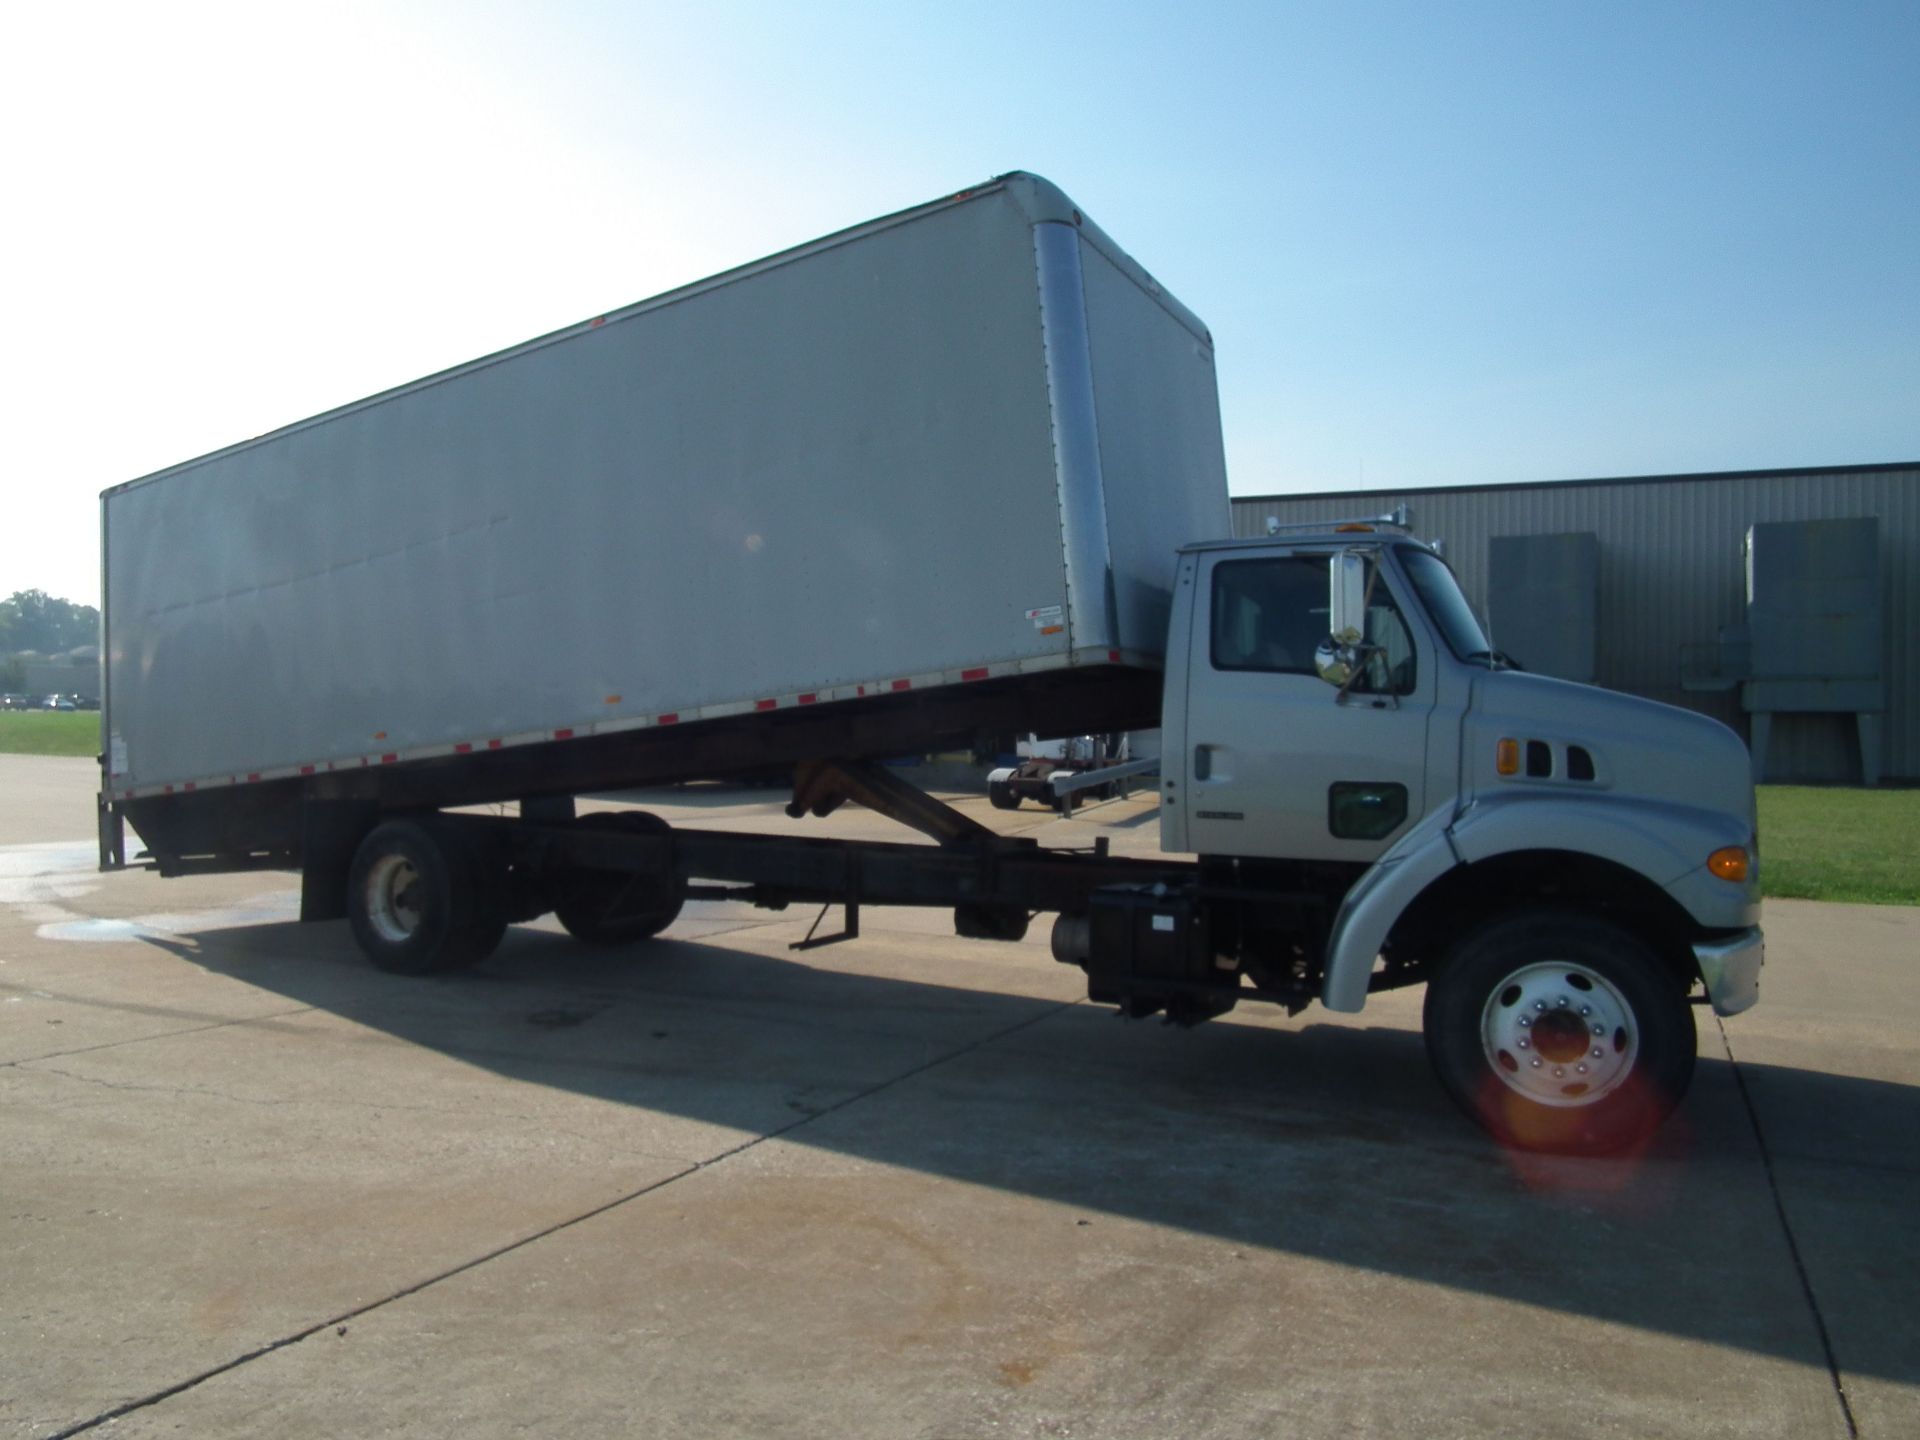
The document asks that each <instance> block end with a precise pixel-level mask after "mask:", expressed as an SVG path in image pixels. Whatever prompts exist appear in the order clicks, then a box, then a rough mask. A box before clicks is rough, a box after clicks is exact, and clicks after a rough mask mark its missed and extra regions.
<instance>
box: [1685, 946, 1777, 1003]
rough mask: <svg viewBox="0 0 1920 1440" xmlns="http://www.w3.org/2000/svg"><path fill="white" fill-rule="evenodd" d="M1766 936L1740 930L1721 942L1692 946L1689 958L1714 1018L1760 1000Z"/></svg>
mask: <svg viewBox="0 0 1920 1440" xmlns="http://www.w3.org/2000/svg"><path fill="white" fill-rule="evenodd" d="M1766 955H1767V945H1766V937H1765V936H1764V935H1763V934H1761V932H1760V927H1759V926H1758V925H1756V926H1754V927H1753V928H1752V929H1751V930H1743V931H1741V932H1740V933H1739V934H1738V935H1731V936H1729V937H1728V938H1726V939H1725V940H1715V941H1713V942H1711V943H1709V944H1703V945H1696V946H1694V947H1693V958H1694V961H1695V963H1697V964H1698V965H1699V967H1700V978H1701V979H1702V980H1704V981H1705V982H1706V986H1707V998H1708V999H1709V1000H1711V1001H1712V1002H1713V1012H1714V1014H1716V1015H1738V1014H1739V1013H1740V1012H1741V1011H1742V1010H1750V1009H1752V1008H1753V1007H1754V1005H1756V1004H1758V1003H1759V1000H1760V967H1761V966H1762V965H1764V964H1765V963H1766Z"/></svg>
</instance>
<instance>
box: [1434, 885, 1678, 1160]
mask: <svg viewBox="0 0 1920 1440" xmlns="http://www.w3.org/2000/svg"><path fill="white" fill-rule="evenodd" d="M1425 1029H1426V1042H1427V1055H1428V1057H1429V1058H1430V1059H1431V1060H1432V1062H1433V1068H1434V1069H1435V1071H1436V1072H1438V1074H1439V1077H1440V1082H1441V1084H1442V1085H1444V1086H1445V1087H1446V1088H1447V1091H1448V1092H1449V1093H1450V1094H1451V1095H1452V1096H1453V1098H1454V1099H1455V1100H1456V1101H1458V1102H1459V1104H1460V1105H1461V1107H1462V1108H1463V1109H1465V1110H1466V1112H1467V1113H1468V1114H1469V1115H1471V1116H1472V1117H1473V1118H1474V1119H1475V1120H1476V1121H1478V1122H1479V1123H1480V1124H1481V1125H1482V1126H1484V1127H1485V1128H1486V1129H1487V1130H1488V1131H1490V1132H1491V1133H1492V1134H1493V1135H1494V1136H1495V1137H1496V1138H1498V1139H1500V1140H1502V1141H1504V1142H1506V1143H1507V1144H1510V1145H1515V1146H1518V1147H1520V1148H1521V1149H1526V1150H1544V1151H1552V1152H1558V1153H1562V1154H1601V1153H1605V1152H1607V1151H1611V1150H1618V1149H1621V1148H1622V1147H1624V1146H1627V1145H1630V1144H1632V1143H1633V1142H1635V1141H1636V1140H1641V1139H1644V1138H1645V1137H1646V1136H1648V1135H1650V1134H1652V1132H1653V1131H1654V1130H1655V1129H1657V1128H1658V1127H1659V1125H1660V1122H1661V1121H1662V1120H1664V1119H1665V1118H1666V1117H1667V1115H1668V1113H1669V1112H1670V1111H1672V1109H1673V1107H1674V1106H1675V1105H1677V1104H1678V1103H1679V1102H1680V1097H1681V1096H1683V1095H1684V1094H1686V1091H1687V1086H1688V1085H1689V1084H1690V1083H1691V1082H1692V1079H1693V1065H1694V1055H1695V1050H1696V1046H1697V1043H1698V1042H1697V1039H1696V1036H1695V1033H1694V1026H1693V1010H1692V1007H1691V1006H1690V1005H1689V1004H1688V1003H1687V996H1686V989H1685V987H1684V986H1683V985H1682V983H1681V982H1680V980H1679V978H1678V977H1677V976H1676V975H1675V974H1674V973H1673V971H1672V970H1671V968H1670V967H1668V966H1667V965H1665V964H1663V963H1661V960H1660V958H1659V957H1658V956H1657V955H1655V954H1654V953H1653V951H1652V949H1651V948H1650V947H1649V946H1648V945H1647V944H1646V942H1645V941H1643V940H1641V939H1640V938H1639V937H1638V936H1636V935H1633V934H1631V933H1630V932H1628V931H1626V930H1622V929H1620V928H1619V927H1617V926H1615V925H1611V924H1608V923H1607V922H1605V921H1602V920H1597V919H1595V918H1593V917H1591V916H1588V915H1582V914H1577V913H1573V912H1570V911H1555V910H1538V911H1530V912H1528V913H1525V914H1521V915H1515V916H1511V917H1509V918H1507V919H1504V920H1497V921H1494V922H1493V923H1492V924H1490V925H1487V926H1486V927H1484V928H1482V929H1480V930H1478V931H1475V932H1474V933H1473V934H1471V935H1469V936H1468V937H1467V938H1466V939H1465V940H1463V941H1462V942H1460V944H1459V945H1457V946H1455V947H1454V949H1453V951H1452V952H1451V953H1450V954H1449V955H1448V956H1447V957H1446V959H1445V961H1444V962H1443V963H1442V964H1441V967H1440V970H1439V973H1438V974H1437V975H1436V976H1435V977H1434V979H1433V980H1432V982H1431V983H1430V984H1429V985H1428V987H1427V1002H1426V1016H1425Z"/></svg>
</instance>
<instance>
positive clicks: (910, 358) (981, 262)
mask: <svg viewBox="0 0 1920 1440" xmlns="http://www.w3.org/2000/svg"><path fill="white" fill-rule="evenodd" d="M102 505H103V508H104V515H103V544H104V555H103V566H104V570H105V584H104V590H105V601H104V610H105V622H104V628H105V636H106V652H107V653H106V700H105V704H106V714H105V722H104V723H105V729H106V734H107V738H108V766H107V769H108V771H109V775H108V780H107V790H108V793H109V795H110V796H113V797H115V798H121V799H125V798H132V797H134V796H135V795H138V796H143V797H144V796H151V795H154V794H155V793H156V792H159V793H167V792H168V790H169V787H173V788H174V789H176V790H183V789H184V788H185V787H188V786H192V787H193V788H195V789H201V788H206V787H212V786H221V785H229V784H247V783H251V782H258V781H265V780H274V779H280V778H284V777H292V776H299V775H304V774H314V773H325V772H328V771H331V770H335V769H346V768H355V767H363V766H371V765H381V764H403V765H404V764H406V763H407V762H409V761H414V760H422V759H428V758H432V757H438V756H447V755H458V754H466V753H469V752H484V751H486V750H491V749H501V748H507V747H515V746H520V745H527V744H543V743H551V742H553V741H555V740H563V739H568V738H573V737H586V736H592V735H602V734H608V733H611V732H617V731H621V730H631V729H638V728H642V727H657V726H662V725H670V724H681V725H687V724H694V723H697V722H699V721H702V720H706V719H710V718H714V717H720V716H727V715H736V714H742V713H753V712H755V711H761V710H781V709H785V708H787V707H794V706H801V705H824V704H832V703H834V702H836V701H841V700H847V699H856V698H860V697H864V696H869V695H872V694H875V693H890V692H893V691H897V690H901V689H918V688H923V687H938V686H950V685H965V684H967V683H969V682H971V681H973V680H976V679H982V678H994V677H1001V676H1005V675H1009V674H1018V673H1022V672H1027V671H1034V670H1044V669H1049V668H1056V667H1067V666H1076V665H1087V664H1112V663H1115V662H1116V661H1118V662H1119V663H1122V664H1128V665H1149V666H1150V665H1154V664H1157V663H1158V659H1159V657H1160V655H1161V653H1162V651H1163V647H1164V644H1165V633H1164V632H1165V626H1166V616H1167V609H1168V597H1169V595H1170V592H1171V587H1172V583H1173V574H1174V551H1175V548H1176V547H1177V546H1178V545H1179V544H1181V543H1183V542H1186V541H1190V540H1195V539H1203V538H1209V537H1216V536H1222V535H1225V534H1226V533H1227V528H1228V524H1227V494H1226V478H1225V469H1224V462H1223V458H1222V451H1221V442H1220V421H1219V410H1218V401H1217V397H1216V392H1215V386H1214V371H1213V353H1212V346H1211V342H1210V340H1209V338H1208V335H1207V332H1206V330H1205V328H1204V327H1203V326H1202V325H1201V324H1200V323H1199V321H1198V320H1196V319H1195V318H1194V316H1193V315H1191V314H1190V313H1189V312H1188V311H1187V310H1186V309H1185V308H1183V307H1182V306H1181V305H1180V304H1179V303H1178V302H1177V301H1175V300H1174V299H1173V298H1172V297H1171V296H1169V295H1167V294H1166V293H1165V292H1164V291H1163V290H1162V289H1161V288H1160V287H1159V286H1158V285H1157V284H1156V283H1155V282H1154V281H1153V280H1152V278H1151V277H1150V276H1148V275H1147V274H1146V272H1145V271H1143V270H1142V269H1140V267H1139V266H1137V265H1135V264H1134V263H1133V262H1132V261H1131V260H1129V259H1128V258H1127V257H1126V256H1125V255H1124V254H1123V253H1122V252H1121V251H1120V250H1119V249H1118V248H1117V247H1116V246H1115V245H1114V244H1113V243H1112V241H1110V240H1109V239H1108V238H1107V237H1106V236H1104V235H1103V234H1102V233H1101V232H1100V231H1099V230H1098V229H1096V228H1095V227H1094V226H1093V225H1091V224H1090V223H1087V222H1086V221H1085V220H1084V218H1083V217H1082V216H1081V215H1080V213H1079V212H1078V211H1077V210H1076V209H1075V208H1074V206H1073V204H1072V202H1071V201H1070V200H1068V199H1067V197H1066V196H1064V195H1062V194H1061V193H1060V191H1059V190H1057V189H1055V188H1054V187H1053V186H1052V185H1050V184H1048V183H1047V182H1046V181H1044V180H1041V179H1038V178H1037V177H1034V176H1030V175H1024V174H1014V175H1009V176H1005V177H1002V178H1001V179H999V180H996V181H994V182H992V183H990V184H988V185H984V186H982V187H980V188H979V189H977V190H972V191H968V192H964V193H962V194H959V195H955V196H952V197H949V198H947V199H944V200H940V201H936V202H934V203H932V204H929V205H925V206H922V207H920V208H918V209H914V210H909V211H905V212H903V213H901V214H898V215H893V216H889V217H887V218H885V219H881V220H876V221H874V222H872V223H870V224H867V225H863V226H860V227H858V228H855V229H852V230H848V231H844V232H842V233H840V234H837V235H833V236H830V237H828V238H826V239H824V240H820V241H817V242H815V243H813V244H811V245H806V246H803V247H800V248H798V249H795V250H791V251H788V252H786V253H784V254H780V255H776V256H774V257H772V258H770V259H767V260H764V261H761V262H759V263H757V264H753V265H749V266H746V267H744V268H742V269H739V270H735V271H731V272H729V273H727V274H724V275H720V276H716V277H715V278H713V279H711V280H707V281H704V282H701V283H699V284H696V285H692V286H688V287H686V288H685V289H682V290H677V291H674V292H672V293H670V294H666V295H662V296H660V297H658V298H656V299H653V300H648V301H645V302H642V303H640V304H637V305H633V306H630V307H628V308H627V309H624V310H618V311H614V312H610V313H608V314H606V315H604V316H599V317H595V318H593V319H591V320H589V321H587V322H585V323H582V324H579V325H575V326H571V327H569V328H567V329H565V330H562V331H558V332H556V333H554V334H552V335H548V336H546V337H544V338H541V339H538V340H534V341H530V342H528V343H527V344H525V345H522V346H519V347H517V348H515V349H512V350H507V351H504V352H502V353H500V354H497V355H492V356H489V357H487V358H485V359H481V360H476V361H474V362H472V363H471V364H467V365H463V366H460V367H458V368H457V369H453V370H449V371H446V372H444V373H442V374H439V375H434V376H431V377H429V378H427V379H424V380H421V381H418V382H416V383H414V384H411V385H407V386H403V387H401V388H399V389H396V390H391V391H388V392H386V393H385V394H381V395H376V396H374V397H372V398H371V399H368V400H364V401H361V402H359V403H357V404H353V405H348V406H345V407H343V408H341V409H338V410H334V411H331V412H329V413H327V414H324V415H320V416H317V417H315V418H313V419H311V420H306V421H303V422H301V423H299V424H296V425H291V426H288V427H287V428H286V429H283V430H279V431H276V432H274V433H272V434H270V435H266V436H262V437H260V438H259V439H255V440H249V441H246V442H244V443H242V444H239V445H235V446H233V447H231V448H230V449H226V450H222V451H220V452H218V453H216V454H213V455H209V456H206V457H204V458H202V459H198V460H193V461H190V462H188V463H186V464H183V465H178V466H175V467H173V468H171V469H169V470H164V471H161V472H159V473H158V474H155V475H150V476H147V477H146V478H144V479H141V480H136V481H133V482H131V483H129V484H126V485H122V486H119V487H117V488H115V489H113V490H109V491H108V492H106V494H105V495H104V496H103V497H102Z"/></svg>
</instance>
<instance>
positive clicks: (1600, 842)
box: [1320, 790, 1752, 1012]
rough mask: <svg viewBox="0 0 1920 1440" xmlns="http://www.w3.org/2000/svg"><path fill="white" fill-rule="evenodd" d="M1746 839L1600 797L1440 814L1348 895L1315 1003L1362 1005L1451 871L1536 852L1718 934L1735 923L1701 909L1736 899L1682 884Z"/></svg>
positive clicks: (1653, 807)
mask: <svg viewBox="0 0 1920 1440" xmlns="http://www.w3.org/2000/svg"><path fill="white" fill-rule="evenodd" d="M1750 838H1751V837H1750V836H1748V835H1747V834H1745V833H1744V832H1743V829H1742V826H1741V824H1740V822H1739V821H1738V820H1737V819H1735V818H1734V817H1731V816H1727V815H1723V814H1720V813H1719V812H1717V811H1712V810H1700V809H1696V808H1694V807H1691V806H1684V805H1673V804H1665V803H1661V802H1658V801H1649V800H1645V799H1633V800H1619V799H1614V798H1612V797H1610V796H1605V795H1582V796H1579V797H1577V798H1575V797H1566V796H1558V795H1545V794H1540V793H1536V792H1530V791H1526V790H1517V791H1515V792H1513V793H1510V794H1503V795H1496V796H1493V797H1491V798H1487V799H1482V800H1479V801H1476V802H1475V803H1474V804H1473V805H1471V806H1469V807H1468V809H1467V810H1466V812H1465V813H1464V814H1462V815H1460V816H1459V817H1458V818H1457V819H1456V818H1454V817H1453V816H1452V815H1451V814H1450V812H1448V811H1445V810H1442V811H1439V812H1437V813H1436V814H1435V815H1430V816H1428V817H1427V819H1426V820H1424V821H1422V822H1421V823H1420V824H1419V825H1418V826H1416V827H1415V828H1414V829H1413V830H1411V831H1409V832H1408V833H1407V835H1406V836H1405V837H1404V838H1403V839H1402V840H1401V841H1400V843H1399V844H1397V845H1395V846H1394V847H1393V848H1392V849H1391V850H1389V851H1388V852H1387V853H1386V854H1385V855H1383V856H1382V857H1381V858H1380V860H1379V862H1378V863H1377V864H1376V865H1375V866H1374V868H1373V869H1372V870H1369V871H1368V872H1367V873H1366V874H1365V875H1364V876H1362V877H1361V880H1360V883H1359V884H1357V885H1355V886H1354V887H1353V889H1352V890H1350V891H1348V892H1347V898H1346V899H1345V900H1344V901H1342V902H1341V905H1340V911H1339V913H1338V914H1337V915H1336V916H1335V917H1334V922H1333V933H1332V935H1331V936H1329V938H1328V940H1327V963H1326V973H1325V976H1324V978H1323V979H1322V981H1321V985H1320V1000H1321V1003H1322V1004H1324V1005H1325V1006H1326V1007H1327V1008H1328V1009H1329V1010H1342V1011H1348V1012H1351V1011H1356V1010H1359V1009H1360V1008H1361V1007H1362V1006H1363V1005H1365V1004H1366V999H1367V980H1368V977H1369V976H1371V975H1372V974H1373V962H1374V960H1375V959H1376V958H1377V957H1378V955H1379V953H1380V947H1381V946H1382V945H1384V944H1386V940H1387V936H1388V935H1389V934H1390V933H1391V932H1392V930H1393V926H1394V923H1395V922H1396V921H1397V920H1399V918H1400V916H1401V915H1402V914H1403V913H1404V912H1405V910H1406V908H1407V906H1409V905H1411V904H1412V903H1413V902H1414V901H1415V900H1416V899H1418V898H1419V896H1420V895H1421V893H1422V892H1423V891H1425V890H1426V888H1427V887H1428V886H1429V885H1431V884H1432V883H1433V882H1434V881H1436V880H1438V879H1439V878H1440V877H1441V876H1442V875H1444V874H1446V873H1447V872H1448V871H1449V870H1451V869H1452V868H1453V867H1454V866H1455V865H1463V864H1464V865H1470V864H1477V863H1479V862H1481V861H1485V860H1491V859H1493V858H1494V857H1495V856H1499V855H1512V854H1518V853H1521V852H1525V851H1538V850H1561V851H1569V852H1572V853H1575V854H1581V855H1592V856H1595V857H1596V858H1598V859H1602V860H1608V861H1611V862H1612V863H1613V864H1615V865H1619V866H1621V867H1622V868H1624V869H1627V870H1631V871H1633V872H1634V873H1635V874H1638V875H1643V876H1645V877H1646V878H1647V879H1648V880H1649V881H1651V882H1652V883H1653V884H1655V885H1657V886H1660V887H1661V888H1662V889H1665V890H1666V891H1667V892H1668V893H1669V894H1671V895H1673V896H1674V898H1675V899H1676V900H1678V901H1680V903H1681V904H1682V905H1683V906H1685V907H1686V908H1687V910H1688V912H1689V913H1690V914H1692V915H1693V917H1694V919H1695V920H1696V921H1698V922H1699V923H1700V924H1701V925H1703V926H1710V927H1711V926H1723V925H1727V924H1729V923H1733V922H1730V921H1729V920H1728V919H1727V916H1726V915H1725V914H1723V913H1722V906H1721V905H1719V904H1715V905H1707V904H1706V903H1705V902H1706V901H1707V900H1708V899H1714V900H1731V901H1733V902H1734V903H1735V904H1736V905H1737V906H1738V905H1742V904H1744V903H1745V902H1744V898H1743V896H1742V892H1740V891H1738V890H1736V889H1734V888H1733V887H1729V886H1726V885H1725V884H1724V882H1716V884H1718V885H1719V886H1720V888H1721V889H1723V890H1726V891H1727V892H1728V893H1727V895H1726V896H1719V895H1715V894H1712V893H1709V894H1705V895H1695V894H1694V893H1693V888H1694V887H1689V885H1688V884H1686V883H1685V882H1686V881H1687V880H1688V878H1689V877H1691V876H1693V875H1695V874H1698V873H1701V872H1702V871H1703V867H1704V865H1705V862H1706V857H1707V856H1709V855H1711V854H1712V853H1713V852H1714V851H1715V850H1717V849H1719V848H1721V847H1722V846H1725V845H1744V844H1747V843H1749V840H1750ZM1740 914H1741V915H1744V914H1745V911H1744V910H1741V911H1740ZM1738 923H1752V922H1751V920H1740V921H1739V922H1738Z"/></svg>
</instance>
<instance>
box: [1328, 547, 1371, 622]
mask: <svg viewBox="0 0 1920 1440" xmlns="http://www.w3.org/2000/svg"><path fill="white" fill-rule="evenodd" d="M1327 615H1328V617H1329V619H1330V621H1331V628H1332V630H1333V639H1334V643H1335V644H1337V645H1358V644H1359V643H1360V642H1361V641H1362V640H1364V639H1366V638H1367V557H1366V556H1364V555H1361V554H1359V553H1358V552H1356V551H1353V550H1343V551H1341V552H1340V553H1339V554H1337V555H1334V556H1333V557H1332V559H1331V562H1330V563H1329V564H1328V566H1327Z"/></svg>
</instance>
